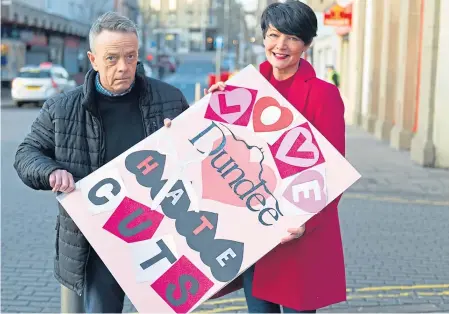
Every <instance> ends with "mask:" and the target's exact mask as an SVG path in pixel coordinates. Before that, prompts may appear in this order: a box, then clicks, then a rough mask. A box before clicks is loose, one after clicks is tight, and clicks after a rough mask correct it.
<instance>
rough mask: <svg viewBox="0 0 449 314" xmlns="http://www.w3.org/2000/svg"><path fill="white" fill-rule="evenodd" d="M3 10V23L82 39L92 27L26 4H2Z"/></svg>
mask: <svg viewBox="0 0 449 314" xmlns="http://www.w3.org/2000/svg"><path fill="white" fill-rule="evenodd" d="M1 8H2V14H1V16H2V22H9V23H17V24H22V25H26V26H32V27H38V28H43V29H46V30H52V31H58V32H61V33H65V34H69V35H76V36H80V37H87V36H88V34H89V29H90V27H89V25H87V24H83V23H80V22H77V21H72V20H69V19H67V18H64V17H62V16H59V15H56V14H50V13H48V12H45V11H42V10H39V9H37V8H33V7H31V6H28V5H26V4H24V3H20V2H15V1H12V2H11V3H8V4H7V5H4V4H2V6H1Z"/></svg>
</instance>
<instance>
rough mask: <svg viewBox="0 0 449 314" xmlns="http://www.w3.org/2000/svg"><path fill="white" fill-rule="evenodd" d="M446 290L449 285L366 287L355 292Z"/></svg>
mask: <svg viewBox="0 0 449 314" xmlns="http://www.w3.org/2000/svg"><path fill="white" fill-rule="evenodd" d="M445 288H449V284H438V285H412V286H380V287H365V288H359V289H356V290H355V291H356V292H365V291H391V290H420V289H421V290H422V289H445Z"/></svg>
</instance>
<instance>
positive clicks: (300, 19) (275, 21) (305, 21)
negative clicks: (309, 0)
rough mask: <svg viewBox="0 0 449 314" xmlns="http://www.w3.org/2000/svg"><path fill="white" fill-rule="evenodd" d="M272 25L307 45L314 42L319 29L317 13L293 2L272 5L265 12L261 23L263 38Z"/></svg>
mask: <svg viewBox="0 0 449 314" xmlns="http://www.w3.org/2000/svg"><path fill="white" fill-rule="evenodd" d="M270 25H272V26H273V27H275V28H276V29H277V30H278V31H280V32H281V33H283V34H287V35H294V36H297V37H298V38H300V39H301V40H302V41H303V42H304V43H305V44H306V45H309V44H310V43H311V42H312V40H313V38H314V37H315V36H316V33H317V29H318V22H317V19H316V15H315V12H313V10H312V9H311V8H310V7H309V6H308V5H307V4H305V3H303V2H300V1H292V0H289V1H287V2H284V3H281V2H275V3H272V4H270V5H269V6H268V7H267V8H266V9H265V10H264V11H263V13H262V17H261V21H260V27H261V28H262V33H263V38H265V35H266V33H267V30H268V28H269V27H270Z"/></svg>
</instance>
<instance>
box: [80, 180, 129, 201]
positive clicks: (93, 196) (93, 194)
mask: <svg viewBox="0 0 449 314" xmlns="http://www.w3.org/2000/svg"><path fill="white" fill-rule="evenodd" d="M106 184H111V185H112V190H111V194H112V195H113V196H116V195H117V194H119V193H120V191H121V190H122V187H121V186H120V183H118V182H117V181H116V180H114V179H112V178H105V179H103V180H101V181H100V182H98V183H97V184H95V185H94V186H93V187H92V188H91V189H90V191H89V194H88V198H89V200H90V201H91V202H92V204H94V205H104V204H106V203H107V202H109V198H107V197H106V196H102V197H99V196H97V192H98V190H99V189H100V188H101V187H103V186H105V185H106Z"/></svg>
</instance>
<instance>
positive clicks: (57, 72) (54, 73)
mask: <svg viewBox="0 0 449 314" xmlns="http://www.w3.org/2000/svg"><path fill="white" fill-rule="evenodd" d="M52 74H53V77H55V78H63V76H62V74H61V73H60V72H59V71H55V70H53V71H52Z"/></svg>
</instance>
